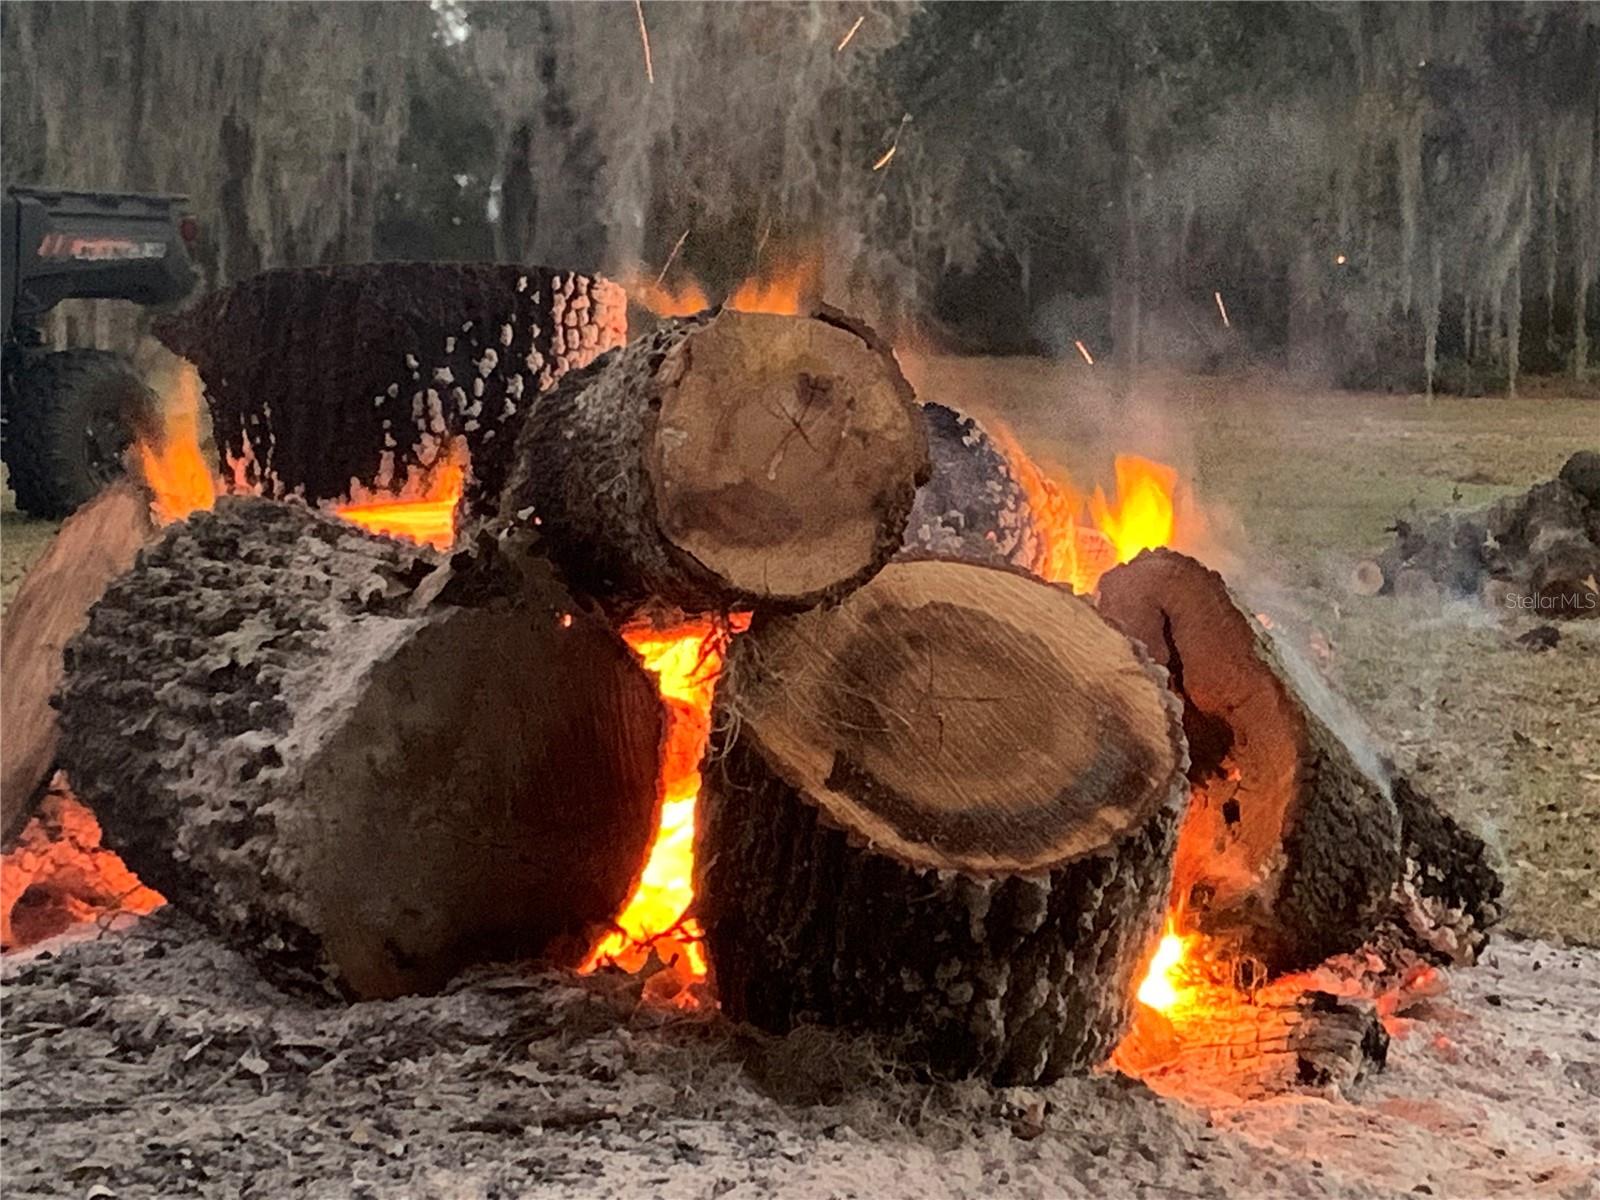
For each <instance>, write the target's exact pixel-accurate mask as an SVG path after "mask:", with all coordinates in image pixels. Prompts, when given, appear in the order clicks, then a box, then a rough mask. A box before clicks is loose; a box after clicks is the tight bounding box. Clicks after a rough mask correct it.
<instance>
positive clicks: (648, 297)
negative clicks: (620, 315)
mask: <svg viewBox="0 0 1600 1200" xmlns="http://www.w3.org/2000/svg"><path fill="white" fill-rule="evenodd" d="M624 286H625V287H626V288H627V292H628V295H629V296H630V297H631V298H632V299H634V300H637V301H638V302H639V303H640V304H642V305H644V306H645V307H646V308H648V309H649V310H650V311H651V312H653V313H655V315H656V316H658V317H692V316H694V314H695V313H698V312H705V310H706V309H708V308H710V307H711V300H710V299H709V298H708V297H707V296H706V293H705V289H704V288H702V287H701V286H700V285H699V283H697V282H696V281H695V280H693V279H688V280H685V281H684V282H683V283H682V284H680V285H677V286H673V285H672V284H669V283H663V282H661V281H659V280H658V281H655V282H651V281H650V280H648V279H632V280H629V281H628V282H627V283H626V284H625V285H624Z"/></svg>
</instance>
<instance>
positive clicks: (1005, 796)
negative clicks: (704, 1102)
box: [695, 560, 1188, 1083]
mask: <svg viewBox="0 0 1600 1200" xmlns="http://www.w3.org/2000/svg"><path fill="white" fill-rule="evenodd" d="M714 730H715V732H714V734H713V739H712V746H711V750H710V752H709V753H708V755H707V766H706V777H705V784H704V788H703V791H702V799H701V805H702V807H701V811H700V813H699V815H698V817H697V821H698V831H697V840H696V847H695V862H696V870H697V882H696V895H697V896H698V898H699V900H698V905H699V907H698V913H699V915H700V918H701V921H702V923H703V924H704V926H705V930H706V944H707V948H708V951H709V954H710V959H711V970H712V974H713V978H714V980H715V982H716V986H717V994H718V996H719V998H720V999H721V1002H722V1006H723V1008H724V1010H725V1011H726V1012H727V1013H728V1014H729V1015H730V1016H731V1017H733V1018H734V1019H735V1020H745V1021H750V1022H752V1023H754V1024H756V1025H758V1026H761V1027H762V1028H764V1029H767V1030H770V1031H773V1032H786V1031H787V1030H789V1029H790V1028H792V1027H794V1026H796V1025H798V1024H802V1023H806V1022H812V1021H814V1022H820V1023H823V1024H827V1025H835V1026H843V1027H847V1028H856V1029H863V1030H871V1031H874V1032H877V1033H880V1034H885V1035H887V1036H889V1037H890V1038H891V1039H892V1040H894V1041H895V1042H896V1043H897V1044H898V1045H899V1047H900V1049H901V1051H902V1053H904V1054H905V1055H906V1056H907V1057H908V1058H909V1059H911V1060H913V1061H916V1062H919V1063H921V1064H923V1065H924V1066H926V1067H927V1068H929V1069H930V1070H932V1071H934V1072H936V1073H939V1074H944V1075H971V1074H978V1075H983V1076H988V1077H991V1078H994V1079H997V1080H1000V1081H1003V1082H1007V1083H1026V1082H1034V1081H1038V1080H1048V1079H1053V1078H1056V1077H1058V1076H1060V1075H1061V1074H1062V1073H1064V1072H1066V1071H1069V1070H1074V1069H1078V1068H1082V1067H1087V1066H1090V1065H1092V1064H1094V1063H1097V1062H1099V1061H1100V1060H1101V1059H1103V1058H1104V1057H1105V1056H1106V1055H1107V1054H1108V1053H1109V1052H1110V1050H1111V1048H1112V1046H1113V1045H1115V1043H1116V1041H1117V1039H1118V1037H1119V1036H1120V1035H1121V1033H1122V1031H1123V1028H1124V1024H1125V1022H1126V1020H1127V1016H1128V1011H1129V1005H1130V1003H1131V998H1132V993H1133V988H1134V978H1135V975H1136V973H1137V972H1138V971H1139V970H1140V969H1141V967H1142V966H1143V964H1144V963H1145V961H1146V960H1147V958H1148V955H1149V952H1150V950H1151V949H1152V947H1153V943H1154V939H1155V935H1156V934H1157V933H1158V931H1159V928H1160V925H1161V921H1162V916H1163V913H1164V912H1165V908H1166V897H1167V885H1168V882H1169V879H1170V870H1171V860H1172V847H1173V839H1174V837H1175V833H1176V829H1177V823H1178V819H1179V816H1180V814H1181V812H1182V809H1183V805H1184V801H1185V798H1186V796H1187V790H1188V789H1187V784H1186V782H1185V780H1184V767H1185V762H1186V760H1185V755H1184V749H1183V737H1182V730H1181V727H1180V718H1179V706H1178V705H1177V704H1176V703H1175V701H1174V700H1173V698H1172V696H1171V695H1170V693H1169V692H1168V691H1167V689H1166V687H1165V685H1164V682H1163V680H1162V678H1161V675H1160V672H1158V671H1156V670H1155V669H1154V668H1152V667H1151V666H1150V665H1149V663H1148V662H1147V660H1146V659H1145V658H1144V657H1143V655H1142V654H1141V653H1140V652H1139V651H1138V649H1137V648H1136V647H1134V646H1133V645H1132V644H1131V643H1130V642H1129V641H1128V640H1127V639H1126V638H1125V637H1123V636H1122V635H1121V634H1120V633H1118V632H1116V631H1115V630H1113V629H1111V628H1110V627H1109V626H1107V625H1106V624H1105V623H1104V622H1103V621H1102V620H1101V619H1100V618H1099V617H1098V616H1097V615H1096V614H1095V612H1094V610H1093V609H1092V608H1091V607H1089V606H1088V604H1087V603H1085V602H1084V601H1082V600H1080V599H1078V598H1076V597H1074V596H1073V595H1072V594H1071V593H1070V592H1069V591H1067V590H1066V589H1064V588H1057V587H1054V586H1052V585H1049V584H1045V583H1041V582H1039V581H1037V580H1033V579H1030V578H1028V577H1027V576H1025V575H1023V574H1022V573H1021V572H1016V571H1011V570H1007V569H1003V568H997V567H986V566H979V565H975V564H969V563H953V562H943V561H937V560H926V561H900V562H896V563H893V564H891V565H890V566H888V567H886V568H885V569H884V570H883V572H882V573H881V574H880V575H879V576H878V577H877V578H876V579H874V580H873V581H872V582H871V583H869V584H867V585H866V586H865V587H863V588H862V589H861V590H860V591H857V592H855V593H854V594H852V595H851V596H849V597H848V598H846V599H845V601H844V602H843V603H842V604H841V605H840V606H839V607H838V608H835V609H818V610H815V611H813V612H809V613H805V614H803V615H799V616H792V617H768V618H765V619H760V618H758V620H757V622H756V623H755V625H754V626H753V627H752V629H751V630H750V632H748V633H746V634H743V635H741V636H740V637H739V638H738V639H737V640H736V641H735V643H734V646H733V651H732V655H731V659H730V662H729V664H728V666H727V668H726V673H725V675H724V677H723V680H722V682H721V685H720V686H719V689H718V694H717V704H716V716H715V719H714Z"/></svg>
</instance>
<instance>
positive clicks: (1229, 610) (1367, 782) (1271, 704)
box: [1100, 550, 1401, 970]
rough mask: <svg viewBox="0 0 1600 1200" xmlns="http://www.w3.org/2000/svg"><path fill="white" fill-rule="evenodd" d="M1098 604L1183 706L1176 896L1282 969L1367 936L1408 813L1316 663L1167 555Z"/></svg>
mask: <svg viewBox="0 0 1600 1200" xmlns="http://www.w3.org/2000/svg"><path fill="white" fill-rule="evenodd" d="M1100 611H1101V612H1102V613H1104V614H1105V615H1106V616H1107V617H1109V618H1110V619H1111V620H1112V621H1114V622H1115V623H1116V624H1118V625H1119V626H1121V627H1122V628H1123V629H1124V630H1126V631H1127V632H1128V633H1129V634H1130V635H1131V636H1132V637H1134V638H1136V639H1138V640H1139V641H1140V642H1142V643H1144V645H1145V646H1146V647H1147V648H1148V650H1149V652H1150V655H1151V657H1153V658H1154V659H1155V660H1156V661H1157V662H1158V663H1160V664H1162V665H1163V666H1165V667H1166V668H1167V669H1168V671H1169V672H1170V677H1171V685H1172V688H1173V690H1174V691H1175V692H1176V693H1177V694H1178V696H1180V697H1181V698H1182V700H1183V705H1184V717H1183V722H1184V729H1185V731H1186V732H1187V734H1188V739H1189V754H1190V766H1189V778H1190V781H1191V783H1192V784H1193V786H1194V799H1193V803H1192V804H1191V806H1190V809H1189V815H1188V817H1187V818H1186V819H1185V822H1184V827H1183V832H1182V835H1181V837H1180V838H1179V840H1178V850H1177V857H1176V863H1175V867H1174V890H1173V902H1174V905H1175V906H1176V907H1177V908H1178V909H1179V911H1181V912H1182V913H1183V914H1184V919H1185V920H1186V921H1187V922H1191V923H1192V924H1193V926H1194V927H1196V928H1198V929H1200V930H1201V931H1203V932H1205V933H1207V934H1209V935H1211V936H1213V937H1216V938H1219V939H1225V940H1227V941H1229V942H1230V943H1231V944H1233V945H1235V946H1236V947H1237V948H1238V950H1239V951H1240V952H1241V953H1246V954H1249V955H1251V956H1253V957H1256V958H1259V959H1261V960H1262V961H1264V962H1265V963H1266V964H1267V965H1268V966H1269V967H1271V968H1272V969H1274V970H1282V969H1288V968H1292V967H1298V966H1308V965H1310V964H1312V963H1315V962H1317V961H1319V960H1321V959H1323V958H1325V957H1327V956H1328V955H1329V954H1334V953H1337V952H1339V951H1343V950H1350V949H1353V948H1354V947H1356V946H1358V945H1360V944H1361V942H1362V941H1363V939H1365V937H1366V936H1367V935H1368V934H1369V933H1370V932H1371V931H1372V929H1373V928H1374V926H1375V924H1376V922H1377V920H1378V919H1379V917H1380V916H1381V914H1382V911H1383V908H1384V905H1385V903H1386V901H1387V900H1388V898H1389V894H1390V891H1391V889H1392V888H1393V886H1394V884H1395V883H1396V881H1397V880H1398V879H1399V878H1400V871H1401V852H1400V818H1399V815H1398V813H1397V812H1396V811H1395V806H1394V802H1393V800H1392V799H1391V798H1390V796H1389V793H1388V788H1387V785H1386V782H1385V779H1384V775H1383V769H1382V764H1381V762H1380V761H1379V760H1378V758H1377V755H1376V753H1375V752H1374V751H1372V750H1371V748H1370V747H1369V745H1368V744H1367V743H1366V742H1365V740H1364V738H1363V736H1362V734H1361V733H1360V731H1359V730H1357V729H1356V728H1355V725H1356V722H1355V719H1354V717H1353V716H1352V715H1350V714H1348V713H1347V712H1345V711H1343V710H1342V708H1341V707H1340V706H1339V705H1338V703H1337V701H1336V700H1335V698H1334V697H1333V695H1332V693H1331V692H1329V691H1328V690H1327V688H1326V687H1325V686H1323V685H1321V684H1320V682H1319V681H1318V680H1317V679H1316V677H1315V674H1314V673H1313V672H1312V671H1311V669H1310V668H1309V666H1307V665H1306V664H1304V663H1303V662H1300V661H1299V660H1298V659H1296V658H1294V657H1293V656H1291V655H1290V654H1288V652H1287V651H1286V650H1285V649H1284V648H1282V647H1279V646H1277V645H1276V644H1275V643H1274V642H1273V640H1272V638H1271V637H1270V636H1269V635H1268V633H1267V631H1266V630H1265V629H1264V628H1263V627H1262V625H1261V623H1260V622H1259V621H1257V620H1255V619H1254V618H1253V617H1252V616H1251V615H1250V613H1249V612H1248V611H1247V610H1246V609H1245V608H1243V607H1242V606H1241V605H1240V604H1239V602H1238V601H1237V600H1236V599H1235V598H1234V596H1233V595H1232V593H1231V592H1230V591H1229V590H1228V587H1227V585H1226V584H1225V583H1224V582H1223V580H1222V578H1221V576H1219V575H1217V574H1216V572H1214V571H1210V570H1208V569H1207V568H1206V567H1204V566H1203V565H1202V564H1200V563H1198V562H1196V561H1195V560H1194V559H1192V558H1189V557H1188V556H1186V555H1183V554H1178V553H1175V552H1174V551H1171V550H1154V551H1146V552H1145V553H1143V554H1141V555H1139V557H1138V558H1136V559H1134V560H1133V562H1131V563H1128V564H1125V565H1123V566H1120V567H1117V568H1115V569H1114V570H1112V571H1109V572H1107V574H1106V575H1105V576H1104V577H1103V578H1102V579H1101V580H1100Z"/></svg>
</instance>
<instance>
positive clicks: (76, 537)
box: [0, 479, 156, 845]
mask: <svg viewBox="0 0 1600 1200" xmlns="http://www.w3.org/2000/svg"><path fill="white" fill-rule="evenodd" d="M155 535H156V526H155V522H154V521H153V520H151V517H150V497H149V496H148V495H147V494H146V492H145V491H144V489H143V488H142V487H140V486H139V485H138V484H136V483H134V482H133V481H132V480H128V479H124V480H121V481H119V482H117V483H114V484H112V485H111V486H110V487H108V488H107V489H106V490H105V491H103V492H101V493H100V494H99V495H98V496H96V497H95V498H94V499H93V500H91V501H89V503H88V504H85V505H84V506H83V507H82V508H80V509H78V511H77V512H75V513H73V514H72V515H71V516H70V517H68V518H67V519H66V521H65V522H64V523H63V524H62V526H61V529H60V532H58V533H57V534H56V536H55V538H54V540H52V541H51V543H50V545H49V547H48V548H46V550H45V552H44V554H43V555H41V556H40V558H39V561H38V562H36V563H35V564H34V565H33V567H32V569H30V570H29V572H28V574H27V576H26V577H25V578H24V579H23V581H22V586H21V587H19V588H18V589H17V594H16V596H15V597H14V598H13V599H12V601H11V604H10V606H9V607H8V608H7V610H6V619H5V623H4V635H3V640H0V661H3V662H4V663H5V670H4V671H0V729H4V731H5V754H4V755H3V756H0V840H3V841H4V843H5V844H6V845H10V844H11V839H12V838H14V837H15V836H16V835H17V833H18V831H20V830H21V829H22V826H23V825H24V824H25V823H26V822H27V819H28V815H29V814H30V813H31V812H32V811H33V807H34V801H35V798H36V797H37V796H38V794H39V792H40V790H41V789H42V788H43V787H44V785H45V783H46V782H47V781H48V780H49V778H50V773H51V771H52V769H53V767H54V764H55V757H56V742H57V740H58V734H57V730H56V714H55V711H54V710H53V709H52V708H51V707H50V694H51V693H52V692H53V691H55V689H56V685H57V684H58V683H60V682H61V652H62V650H63V649H65V647H66V645H67V643H68V642H69V641H70V640H71V639H72V638H73V637H75V636H76V635H77V634H78V632H79V631H80V630H82V629H83V627H84V624H85V623H86V622H87V621H88V619H89V608H90V606H91V605H93V604H94V602H95V601H96V600H98V599H100V596H101V595H102V593H104V592H105V590H106V585H107V584H109V583H110V582H111V581H112V580H113V579H115V578H116V577H117V576H118V575H121V574H122V573H123V572H124V571H126V570H127V569H128V568H129V567H131V566H133V559H134V556H135V555H136V554H138V552H139V549H140V547H141V546H144V545H145V544H146V543H148V542H149V541H150V540H151V539H152V538H154V537H155Z"/></svg>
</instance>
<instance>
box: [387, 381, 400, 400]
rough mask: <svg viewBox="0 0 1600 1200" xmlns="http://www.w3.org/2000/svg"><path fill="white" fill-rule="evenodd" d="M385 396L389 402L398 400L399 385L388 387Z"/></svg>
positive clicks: (393, 384) (392, 384)
mask: <svg viewBox="0 0 1600 1200" xmlns="http://www.w3.org/2000/svg"><path fill="white" fill-rule="evenodd" d="M385 394H386V395H387V396H388V397H389V399H391V400H394V399H396V398H398V397H399V395H400V385H399V384H398V383H391V384H390V385H389V387H388V389H387V391H386V392H385Z"/></svg>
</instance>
